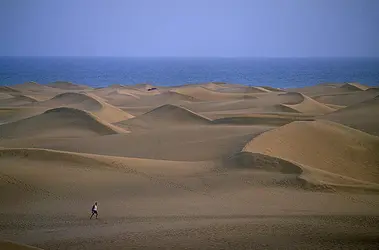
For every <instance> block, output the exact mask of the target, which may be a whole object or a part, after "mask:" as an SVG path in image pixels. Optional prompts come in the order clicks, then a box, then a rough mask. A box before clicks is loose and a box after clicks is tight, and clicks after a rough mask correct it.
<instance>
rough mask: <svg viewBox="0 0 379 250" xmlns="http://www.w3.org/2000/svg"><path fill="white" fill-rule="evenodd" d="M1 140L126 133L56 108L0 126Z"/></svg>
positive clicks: (73, 111) (79, 112)
mask: <svg viewBox="0 0 379 250" xmlns="http://www.w3.org/2000/svg"><path fill="white" fill-rule="evenodd" d="M0 128H1V129H0V138H2V139H10V138H25V137H53V138H55V137H83V136H96V135H109V134H116V133H120V132H126V131H124V130H122V129H120V128H117V127H115V126H113V125H111V124H109V123H106V122H103V121H100V120H99V119H98V118H96V117H94V116H93V115H91V114H90V113H88V112H85V111H82V110H78V109H73V108H56V109H51V110H48V111H46V112H45V113H43V114H41V115H37V116H33V117H30V118H26V119H23V120H19V121H16V122H13V123H8V124H3V125H0Z"/></svg>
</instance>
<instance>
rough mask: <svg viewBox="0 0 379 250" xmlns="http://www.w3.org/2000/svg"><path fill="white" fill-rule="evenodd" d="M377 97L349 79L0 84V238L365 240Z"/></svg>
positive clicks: (312, 245)
mask: <svg viewBox="0 0 379 250" xmlns="http://www.w3.org/2000/svg"><path fill="white" fill-rule="evenodd" d="M378 100H379V91H378V89H377V88H370V87H368V86H364V85H362V84H359V83H322V84H319V85H315V86H311V87H306V88H298V89H277V88H272V87H268V86H257V87H248V86H244V85H238V84H229V83H219V82H215V83H201V84H193V85H183V86H176V87H159V86H153V85H151V84H137V85H111V86H109V87H105V88H97V89H94V88H91V87H88V86H84V85H78V84H75V83H69V82H62V81H61V82H54V83H51V84H47V85H42V84H38V83H35V82H28V83H24V84H18V85H13V86H2V87H1V88H0V249H137V248H142V249H377V246H378V245H379V226H378V225H379V196H378V195H379V137H378V136H379V101H378ZM95 201H97V202H98V205H99V218H98V219H92V220H90V218H89V217H90V215H91V213H90V209H91V206H92V204H93V203H94V202H95Z"/></svg>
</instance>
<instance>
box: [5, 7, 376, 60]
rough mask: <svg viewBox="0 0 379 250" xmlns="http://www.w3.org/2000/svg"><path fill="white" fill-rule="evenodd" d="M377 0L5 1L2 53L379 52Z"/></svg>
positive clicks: (205, 54) (244, 54)
mask: <svg viewBox="0 0 379 250" xmlns="http://www.w3.org/2000/svg"><path fill="white" fill-rule="evenodd" d="M378 13H379V0H118V1H117V0H103V1H100V0H75V1H74V0H65V1H62V0H59V1H58V0H29V1H28V0H0V34H1V39H0V56H128V57H163V56H167V57H361V56H364V57H366V56H370V57H379V28H378V24H379V14H378Z"/></svg>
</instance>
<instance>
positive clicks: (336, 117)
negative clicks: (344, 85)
mask: <svg viewBox="0 0 379 250" xmlns="http://www.w3.org/2000/svg"><path fill="white" fill-rule="evenodd" d="M378 117H379V95H378V96H376V97H374V98H371V99H369V100H366V101H364V102H360V103H358V104H355V105H351V106H348V107H346V108H342V109H339V110H337V111H335V112H333V113H330V114H328V115H325V116H323V117H322V118H323V119H327V120H330V121H334V122H338V123H341V124H344V125H346V126H349V127H352V128H355V129H359V130H361V131H364V132H366V133H369V134H372V135H376V136H379V119H378Z"/></svg>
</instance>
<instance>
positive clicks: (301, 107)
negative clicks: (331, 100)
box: [280, 92, 335, 114]
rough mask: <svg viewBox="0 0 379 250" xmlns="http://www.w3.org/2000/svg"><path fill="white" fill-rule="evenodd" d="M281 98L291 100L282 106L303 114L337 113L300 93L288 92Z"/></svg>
mask: <svg viewBox="0 0 379 250" xmlns="http://www.w3.org/2000/svg"><path fill="white" fill-rule="evenodd" d="M280 96H284V97H289V98H290V99H291V100H289V101H287V102H284V103H283V104H282V105H284V106H285V107H288V108H291V109H293V110H296V111H298V112H301V113H307V114H326V113H330V112H333V111H335V109H333V108H331V107H328V106H326V105H324V104H322V103H319V102H317V101H315V100H313V99H312V98H310V97H308V96H306V95H304V94H301V93H298V92H288V93H285V94H280Z"/></svg>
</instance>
